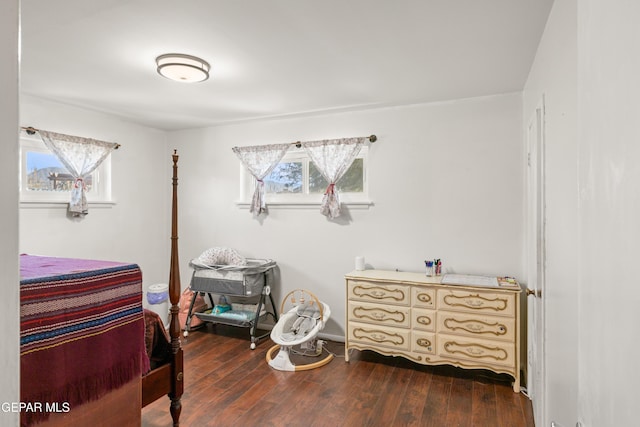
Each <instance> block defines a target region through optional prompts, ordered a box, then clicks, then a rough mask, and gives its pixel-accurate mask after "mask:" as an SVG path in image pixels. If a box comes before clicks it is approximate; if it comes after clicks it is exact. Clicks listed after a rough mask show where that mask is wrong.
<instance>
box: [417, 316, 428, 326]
mask: <svg viewBox="0 0 640 427" xmlns="http://www.w3.org/2000/svg"><path fill="white" fill-rule="evenodd" d="M416 320H417V321H418V323H420V324H421V325H425V326H428V325H430V324H431V318H430V317H429V316H418V318H417V319H416Z"/></svg>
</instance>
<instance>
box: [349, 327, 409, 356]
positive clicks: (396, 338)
mask: <svg viewBox="0 0 640 427" xmlns="http://www.w3.org/2000/svg"><path fill="white" fill-rule="evenodd" d="M409 336H410V332H409V330H408V329H400V328H390V327H386V326H378V325H368V324H365V323H356V322H351V321H350V322H349V341H354V342H361V343H364V344H369V345H375V346H380V347H387V348H395V349H398V350H405V351H408V350H409V349H410V342H409Z"/></svg>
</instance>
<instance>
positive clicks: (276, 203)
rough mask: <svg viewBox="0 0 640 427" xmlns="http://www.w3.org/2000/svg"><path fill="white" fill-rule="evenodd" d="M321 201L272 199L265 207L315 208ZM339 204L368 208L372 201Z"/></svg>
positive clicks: (246, 206) (245, 206) (241, 204)
mask: <svg viewBox="0 0 640 427" xmlns="http://www.w3.org/2000/svg"><path fill="white" fill-rule="evenodd" d="M321 203H322V200H319V201H298V202H290V201H273V202H267V207H268V208H275V209H317V208H319V207H320V204H321ZM340 204H341V205H343V206H346V207H348V208H349V209H369V207H371V206H373V202H372V201H371V200H362V201H347V202H341V203H340ZM236 206H238V208H240V209H249V207H250V206H251V202H247V201H237V202H236Z"/></svg>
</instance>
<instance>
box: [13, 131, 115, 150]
mask: <svg viewBox="0 0 640 427" xmlns="http://www.w3.org/2000/svg"><path fill="white" fill-rule="evenodd" d="M20 129H22V130H23V131H25V132H27V134H28V135H34V134H35V133H36V132H39V131H40V129H36V128H34V127H33V126H27V127H25V126H21V127H20ZM118 148H120V144H118V143H116V146H115V149H116V150H117V149H118Z"/></svg>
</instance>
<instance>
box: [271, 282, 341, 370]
mask: <svg viewBox="0 0 640 427" xmlns="http://www.w3.org/2000/svg"><path fill="white" fill-rule="evenodd" d="M285 310H286V311H285ZM280 313H281V315H280V320H278V322H277V323H276V324H275V326H274V327H273V329H272V330H271V339H272V340H273V342H275V343H276V345H274V346H273V347H271V348H270V349H269V350H268V351H267V356H266V359H267V363H268V364H269V366H271V367H272V368H274V369H277V370H280V371H305V370H309V369H315V368H319V367H321V366H324V365H326V364H327V363H329V362H331V360H332V359H333V354H331V353H328V355H327V356H326V357H325V358H323V359H322V360H319V361H317V362H314V363H308V364H304V365H295V364H294V363H292V362H291V358H290V354H291V353H292V351H293V347H294V346H300V347H303V346H304V347H306V348H307V349H309V348H313V349H318V348H320V353H318V354H315V355H312V356H314V357H318V356H321V354H322V353H321V352H322V350H321V347H317V346H316V345H314V344H316V343H317V336H318V333H319V332H320V331H321V330H322V329H323V328H324V325H325V324H326V323H327V320H329V317H330V316H331V310H330V309H329V306H328V305H327V304H325V303H323V302H321V301H320V300H319V299H318V298H317V297H316V296H315V295H314V294H312V293H311V292H309V291H307V290H304V289H295V290H293V291H291V292H289V293H288V294H287V296H285V297H284V298H283V300H282V305H281V307H280ZM278 349H279V350H280V351H279V352H278V354H277V355H276V356H275V357H273V353H274V352H275V351H276V350H278ZM303 355H304V354H303Z"/></svg>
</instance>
